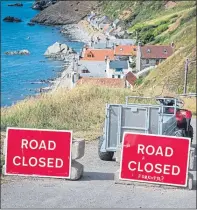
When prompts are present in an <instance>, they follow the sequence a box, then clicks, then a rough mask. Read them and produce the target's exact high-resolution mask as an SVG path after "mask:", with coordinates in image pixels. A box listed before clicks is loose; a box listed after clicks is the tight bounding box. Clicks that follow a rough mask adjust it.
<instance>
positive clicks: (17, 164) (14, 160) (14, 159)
mask: <svg viewBox="0 0 197 210" xmlns="http://www.w3.org/2000/svg"><path fill="white" fill-rule="evenodd" d="M16 158H18V159H21V158H20V157H19V156H15V157H14V158H13V164H14V165H15V166H19V165H20V163H16Z"/></svg>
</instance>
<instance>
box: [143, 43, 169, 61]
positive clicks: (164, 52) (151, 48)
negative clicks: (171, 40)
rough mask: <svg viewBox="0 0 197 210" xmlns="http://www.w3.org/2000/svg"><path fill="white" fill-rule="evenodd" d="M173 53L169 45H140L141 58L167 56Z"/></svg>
mask: <svg viewBox="0 0 197 210" xmlns="http://www.w3.org/2000/svg"><path fill="white" fill-rule="evenodd" d="M172 54H173V48H172V47H171V46H163V45H144V46H141V58H147V59H149V58H168V57H169V56H171V55H172Z"/></svg>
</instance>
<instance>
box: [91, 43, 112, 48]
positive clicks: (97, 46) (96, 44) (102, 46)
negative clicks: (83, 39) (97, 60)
mask: <svg viewBox="0 0 197 210" xmlns="http://www.w3.org/2000/svg"><path fill="white" fill-rule="evenodd" d="M93 47H94V48H95V49H106V48H112V47H113V43H111V42H109V43H108V44H107V43H106V42H97V43H94V45H93Z"/></svg>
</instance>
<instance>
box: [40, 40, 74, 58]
mask: <svg viewBox="0 0 197 210" xmlns="http://www.w3.org/2000/svg"><path fill="white" fill-rule="evenodd" d="M72 52H73V50H72V49H71V48H70V47H68V46H67V45H66V44H60V43H59V42H55V43H54V44H53V45H51V46H50V47H48V48H47V50H46V52H45V53H44V55H45V56H47V57H54V58H55V57H57V56H61V57H63V56H64V55H68V54H71V53H72Z"/></svg>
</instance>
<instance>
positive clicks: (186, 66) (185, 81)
mask: <svg viewBox="0 0 197 210" xmlns="http://www.w3.org/2000/svg"><path fill="white" fill-rule="evenodd" d="M188 65H189V59H188V58H187V59H186V61H185V77H184V90H183V94H186V93H187V73H188Z"/></svg>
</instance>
